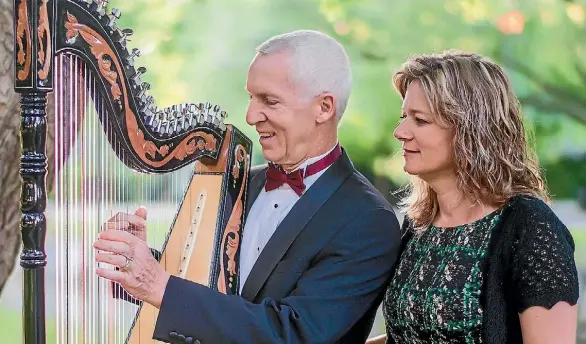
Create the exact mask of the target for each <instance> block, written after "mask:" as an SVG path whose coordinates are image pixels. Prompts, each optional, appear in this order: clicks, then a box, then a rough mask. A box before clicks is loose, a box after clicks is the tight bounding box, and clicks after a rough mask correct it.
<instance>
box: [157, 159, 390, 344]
mask: <svg viewBox="0 0 586 344" xmlns="http://www.w3.org/2000/svg"><path fill="white" fill-rule="evenodd" d="M265 171H266V166H262V167H255V168H253V169H252V170H251V173H250V178H251V179H250V184H249V197H250V198H249V204H252V203H253V202H254V200H255V199H256V197H257V196H258V194H259V192H260V191H261V189H262V187H264V184H265ZM243 235H246V233H243ZM400 242H401V240H400V229H399V223H398V220H397V218H396V216H395V214H394V212H393V210H392V208H391V207H390V205H389V204H388V202H387V201H386V200H385V199H384V197H383V196H382V195H381V194H380V193H379V192H378V191H377V190H376V189H375V188H374V187H373V186H372V185H371V184H370V183H369V182H368V180H367V179H366V178H364V177H363V176H362V175H361V174H359V173H358V172H357V171H356V170H355V169H354V167H353V165H352V163H351V161H350V159H349V158H348V156H347V154H346V152H343V154H342V156H341V157H340V158H339V159H338V160H337V161H336V162H335V163H334V164H333V165H332V166H330V168H329V169H328V170H327V171H326V172H324V174H322V176H320V177H319V178H318V179H317V181H316V182H315V184H313V185H312V186H311V187H310V188H309V189H308V190H307V192H306V193H305V194H303V196H302V197H301V198H300V199H299V200H298V201H297V203H296V204H295V205H294V206H293V208H292V209H291V211H290V212H289V214H288V215H287V217H285V219H284V220H283V221H282V222H281V224H280V225H279V227H278V228H277V230H276V231H275V233H274V235H273V236H272V237H271V239H270V240H269V242H268V244H267V245H266V247H265V248H264V250H263V251H262V252H261V255H260V257H259V258H258V260H257V262H256V264H255V265H254V267H253V269H252V271H251V272H250V275H249V277H248V278H247V280H246V283H245V284H244V287H243V290H242V295H241V296H235V295H224V294H221V293H219V292H216V291H214V290H212V289H209V288H207V287H205V286H202V285H199V284H197V283H193V282H190V281H187V280H184V279H181V278H178V277H174V276H173V277H171V279H170V280H169V282H168V284H167V288H166V290H165V294H164V296H163V301H162V304H161V308H160V312H159V316H158V319H157V324H156V328H155V333H154V335H153V338H154V339H157V340H161V341H166V342H170V343H198V342H199V343H202V344H207V343H214V344H220V343H243V344H249V343H250V344H263V343H271V344H272V343H353V344H355V343H364V342H365V340H366V339H367V337H368V335H369V333H370V331H371V328H372V325H373V321H374V318H375V315H376V311H377V308H378V306H379V305H380V303H381V301H382V297H383V294H384V292H385V288H386V285H387V283H388V280H389V278H390V274H391V270H392V269H393V267H394V265H395V262H396V260H397V257H398V252H399V245H400Z"/></svg>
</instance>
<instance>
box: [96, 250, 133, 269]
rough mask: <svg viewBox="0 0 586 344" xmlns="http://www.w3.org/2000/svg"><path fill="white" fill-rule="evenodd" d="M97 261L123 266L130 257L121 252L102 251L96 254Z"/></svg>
mask: <svg viewBox="0 0 586 344" xmlns="http://www.w3.org/2000/svg"><path fill="white" fill-rule="evenodd" d="M96 262H99V263H106V264H110V265H115V266H117V267H123V266H125V265H126V263H127V262H128V258H126V257H125V256H122V255H119V254H113V253H106V252H100V253H98V254H96Z"/></svg>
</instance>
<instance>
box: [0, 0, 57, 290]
mask: <svg viewBox="0 0 586 344" xmlns="http://www.w3.org/2000/svg"><path fill="white" fill-rule="evenodd" d="M13 17H14V14H13V0H0V293H1V292H2V289H3V288H4V285H5V283H6V280H7V279H8V277H9V276H10V274H11V273H12V271H13V270H14V267H15V265H16V259H17V257H18V253H19V252H20V246H21V240H20V230H19V222H20V208H19V205H20V176H19V167H20V137H19V125H20V115H19V102H20V97H19V95H18V94H17V93H15V92H14V73H13V70H14V54H13V51H14V41H13V39H14V29H13V26H12V25H13ZM53 109H54V107H53V99H52V96H50V97H49V101H48V106H47V117H48V119H47V122H48V123H47V158H48V161H49V163H52V161H53V135H52V134H53V132H54V131H53V127H54V112H53ZM47 169H48V171H47V192H49V191H50V189H51V187H52V181H53V167H52V164H49V165H48V167H47Z"/></svg>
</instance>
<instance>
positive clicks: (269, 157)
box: [262, 149, 282, 163]
mask: <svg viewBox="0 0 586 344" xmlns="http://www.w3.org/2000/svg"><path fill="white" fill-rule="evenodd" d="M275 153H276V152H275V151H274V150H272V149H263V150H262V156H263V158H265V160H266V161H271V162H274V163H277V161H280V160H282V156H280V155H278V154H275Z"/></svg>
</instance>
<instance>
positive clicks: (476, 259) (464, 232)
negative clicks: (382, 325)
mask: <svg viewBox="0 0 586 344" xmlns="http://www.w3.org/2000/svg"><path fill="white" fill-rule="evenodd" d="M501 211H502V209H500V210H497V211H494V212H492V213H491V214H489V215H487V216H485V217H484V218H482V219H479V220H477V221H474V222H472V223H469V224H466V225H462V226H457V227H451V228H440V227H436V226H431V227H429V228H428V229H427V230H426V231H424V232H423V234H421V235H419V236H413V238H412V239H411V241H410V242H408V243H407V245H406V247H405V249H404V251H403V253H402V255H401V260H400V262H399V265H398V267H397V271H396V273H395V276H394V278H393V280H392V281H391V283H390V285H389V287H388V289H387V292H386V295H385V300H384V307H383V314H384V317H385V321H386V327H387V337H388V338H389V342H390V343H393V342H395V343H401V344H416V343H425V344H428V343H429V344H431V343H482V340H481V330H482V313H483V312H482V311H483V310H482V307H481V305H480V290H481V287H482V271H481V267H482V265H481V263H482V260H483V258H484V256H485V255H486V251H487V247H488V243H489V241H490V236H491V232H492V229H493V228H494V226H495V225H496V223H497V222H498V221H499V217H500V214H501ZM391 339H392V340H391Z"/></svg>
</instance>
